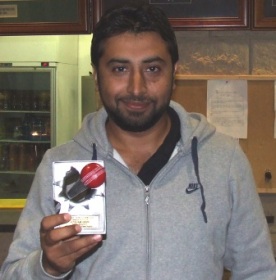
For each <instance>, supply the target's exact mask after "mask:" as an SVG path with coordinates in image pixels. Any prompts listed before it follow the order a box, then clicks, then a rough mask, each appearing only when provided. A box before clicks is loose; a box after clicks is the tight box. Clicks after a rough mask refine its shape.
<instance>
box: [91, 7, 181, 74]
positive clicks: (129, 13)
mask: <svg viewBox="0 0 276 280" xmlns="http://www.w3.org/2000/svg"><path fill="white" fill-rule="evenodd" d="M125 32H132V33H141V32H156V33H158V34H159V35H160V36H161V37H162V39H163V40H164V42H165V43H166V45H167V47H168V51H169V53H170V55H171V59H172V63H173V65H175V64H176V62H177V61H178V59H179V55H178V46H177V41H176V37H175V33H174V31H173V29H172V27H171V25H170V23H169V20H168V18H167V16H166V14H165V13H164V11H163V10H161V9H160V8H158V7H156V6H154V5H148V4H144V3H141V4H139V3H138V4H128V5H124V6H120V7H116V8H113V9H109V10H107V11H106V12H105V13H104V15H103V16H102V17H101V19H100V20H99V22H98V23H97V24H96V26H95V29H94V31H93V39H92V44H91V61H92V64H93V66H94V67H95V68H96V69H97V68H98V66H99V59H100V57H101V56H102V54H103V45H104V44H103V43H104V41H105V40H106V39H108V38H110V37H112V36H115V35H119V34H122V33H125Z"/></svg>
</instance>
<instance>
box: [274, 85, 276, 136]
mask: <svg viewBox="0 0 276 280" xmlns="http://www.w3.org/2000/svg"><path fill="white" fill-rule="evenodd" d="M274 138H276V81H274Z"/></svg>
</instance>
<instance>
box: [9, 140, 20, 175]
mask: <svg viewBox="0 0 276 280" xmlns="http://www.w3.org/2000/svg"><path fill="white" fill-rule="evenodd" d="M9 170H11V171H15V170H18V161H17V145H16V144H10V145H9Z"/></svg>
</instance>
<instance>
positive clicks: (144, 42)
mask: <svg viewBox="0 0 276 280" xmlns="http://www.w3.org/2000/svg"><path fill="white" fill-rule="evenodd" d="M174 72H175V69H174V66H173V65H172V61H171V56H170V54H169V52H168V49H167V46H166V44H165V42H164V41H163V39H162V38H161V37H160V36H159V35H158V34H157V33H155V32H143V33H139V34H133V33H123V34H120V35H116V36H113V37H111V38H109V39H107V40H106V41H105V42H104V52H103V55H102V57H101V58H100V61H99V67H98V69H97V72H96V73H95V75H96V79H97V84H98V87H99V93H100V96H101V99H102V103H103V105H104V107H105V108H106V110H107V112H108V115H109V118H110V121H113V122H114V123H115V124H116V125H117V126H119V127H120V128H121V129H123V130H126V131H132V132H139V131H145V130H147V129H149V128H151V127H152V126H153V125H154V124H155V123H156V122H157V121H158V120H159V119H160V118H161V117H162V115H163V114H164V112H165V111H166V109H167V107H168V106H169V101H170V98H171V94H172V90H173V87H174V79H173V76H174Z"/></svg>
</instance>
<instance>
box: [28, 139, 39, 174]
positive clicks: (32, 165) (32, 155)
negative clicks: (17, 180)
mask: <svg viewBox="0 0 276 280" xmlns="http://www.w3.org/2000/svg"><path fill="white" fill-rule="evenodd" d="M27 154H28V156H27V167H26V169H27V170H28V171H31V172H34V171H35V170H36V167H37V145H35V144H31V145H29V146H28V152H27Z"/></svg>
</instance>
